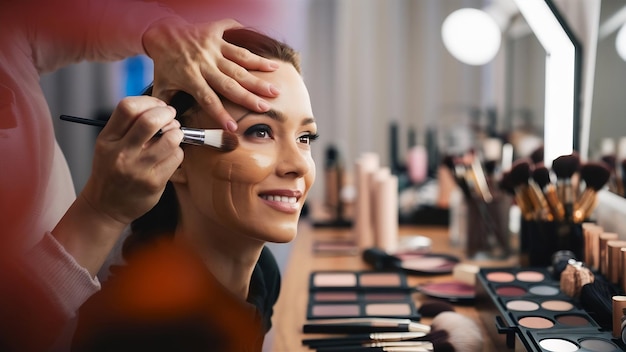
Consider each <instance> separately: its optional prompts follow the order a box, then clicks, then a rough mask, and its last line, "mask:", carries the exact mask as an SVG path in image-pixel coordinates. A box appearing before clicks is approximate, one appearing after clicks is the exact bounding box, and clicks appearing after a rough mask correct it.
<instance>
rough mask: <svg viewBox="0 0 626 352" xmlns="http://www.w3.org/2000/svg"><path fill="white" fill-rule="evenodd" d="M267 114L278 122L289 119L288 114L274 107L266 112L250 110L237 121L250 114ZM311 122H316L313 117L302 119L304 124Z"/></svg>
mask: <svg viewBox="0 0 626 352" xmlns="http://www.w3.org/2000/svg"><path fill="white" fill-rule="evenodd" d="M252 114H255V115H267V116H268V117H269V118H271V119H274V120H276V121H278V122H285V121H287V116H285V115H284V114H283V113H282V112H280V111H277V110H274V109H270V110H268V111H266V112H255V111H248V112H246V113H245V114H243V115H242V116H241V117H240V118H239V119H237V123H239V122H240V121H241V120H243V119H244V118H246V117H248V116H249V115H252ZM311 123H315V119H314V118H313V117H307V118H305V119H304V120H302V125H308V124H311Z"/></svg>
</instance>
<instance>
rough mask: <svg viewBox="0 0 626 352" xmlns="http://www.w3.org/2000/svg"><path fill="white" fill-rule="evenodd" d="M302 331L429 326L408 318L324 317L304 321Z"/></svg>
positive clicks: (401, 329)
mask: <svg viewBox="0 0 626 352" xmlns="http://www.w3.org/2000/svg"><path fill="white" fill-rule="evenodd" d="M302 332H303V333H305V334H307V333H314V334H316V333H321V334H354V333H373V332H424V333H428V332H430V326H428V325H425V324H421V323H417V322H414V321H412V320H410V319H391V318H350V319H325V320H319V321H316V322H312V323H305V324H304V325H303V326H302Z"/></svg>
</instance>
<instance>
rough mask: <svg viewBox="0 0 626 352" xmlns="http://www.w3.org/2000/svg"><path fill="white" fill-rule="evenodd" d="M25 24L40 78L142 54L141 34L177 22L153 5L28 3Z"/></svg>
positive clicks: (108, 0) (103, 0)
mask: <svg viewBox="0 0 626 352" xmlns="http://www.w3.org/2000/svg"><path fill="white" fill-rule="evenodd" d="M27 3H28V4H31V5H35V6H33V7H32V8H28V9H26V11H20V12H21V13H28V14H29V15H28V17H27V18H26V19H25V21H24V22H25V23H26V24H27V26H28V31H29V32H30V34H31V37H30V43H31V45H32V53H33V58H34V62H35V65H36V67H37V69H38V71H39V72H40V73H43V72H50V71H53V70H55V69H57V68H59V67H62V66H65V65H67V64H70V63H76V62H80V61H84V60H86V61H114V60H121V59H123V58H126V57H129V56H134V55H138V54H143V53H145V50H144V48H143V45H142V36H143V33H144V32H145V31H146V30H147V29H148V27H149V26H150V25H151V24H152V23H154V22H155V21H157V20H160V19H163V18H167V17H178V16H177V15H176V14H174V12H173V11H171V10H170V9H169V8H168V7H166V6H164V5H162V4H159V3H157V2H147V1H138V0H64V1H63V2H62V3H61V4H59V3H58V2H55V1H46V0H30V1H28V2H27Z"/></svg>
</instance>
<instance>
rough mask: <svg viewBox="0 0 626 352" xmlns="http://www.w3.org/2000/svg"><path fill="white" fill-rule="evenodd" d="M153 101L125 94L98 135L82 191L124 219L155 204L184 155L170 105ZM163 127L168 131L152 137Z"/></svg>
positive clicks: (93, 202) (104, 210)
mask: <svg viewBox="0 0 626 352" xmlns="http://www.w3.org/2000/svg"><path fill="white" fill-rule="evenodd" d="M146 98H149V99H146ZM155 101H157V99H155V98H152V97H133V98H129V99H125V100H124V101H123V102H122V103H120V105H118V107H117V108H116V111H115V113H114V114H113V117H112V118H115V120H114V121H109V123H107V125H106V127H105V129H103V131H102V132H101V133H100V134H99V135H98V138H97V139H96V146H95V152H94V160H93V166H92V173H91V176H90V178H89V180H88V181H87V185H86V186H85V188H84V189H83V192H82V195H83V197H84V198H85V199H86V200H87V201H88V202H89V204H91V205H92V207H93V208H94V209H95V210H97V211H98V212H100V213H103V214H106V215H107V216H109V217H111V218H113V219H115V220H117V221H119V222H122V223H126V224H128V223H130V222H131V221H132V220H134V219H136V218H137V217H139V216H141V215H143V214H144V213H145V212H147V211H148V210H150V209H151V208H152V207H153V206H154V205H155V204H156V202H157V201H158V200H159V198H160V196H161V194H162V193H163V190H164V189H165V184H166V183H167V180H168V179H169V178H170V176H171V175H172V174H173V173H174V171H175V170H176V168H177V167H178V165H179V164H180V163H181V162H182V159H183V151H182V149H181V148H180V143H181V141H182V138H183V132H182V131H181V130H180V128H179V127H180V123H179V122H178V121H177V120H174V112H173V109H172V108H171V107H168V106H165V105H164V104H160V103H155ZM161 103H162V102H161ZM133 114H134V115H133ZM111 122H113V123H111ZM159 129H163V130H164V133H163V134H162V135H161V137H159V138H153V136H154V134H155V133H156V132H157V131H158V130H159ZM124 132H125V133H124Z"/></svg>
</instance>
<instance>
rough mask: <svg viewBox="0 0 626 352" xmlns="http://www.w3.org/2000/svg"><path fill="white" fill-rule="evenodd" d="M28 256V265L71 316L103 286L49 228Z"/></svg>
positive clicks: (60, 306)
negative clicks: (68, 251) (57, 239)
mask: <svg viewBox="0 0 626 352" xmlns="http://www.w3.org/2000/svg"><path fill="white" fill-rule="evenodd" d="M27 258H28V260H26V263H28V264H27V265H29V266H31V270H32V271H33V272H34V273H35V274H36V275H37V276H38V279H39V280H40V282H41V284H42V287H44V288H45V289H46V290H47V291H48V292H49V293H50V297H52V298H53V299H54V301H56V302H57V303H58V305H59V309H60V310H61V311H62V312H63V313H64V314H66V315H67V317H68V318H72V317H74V316H75V315H76V312H77V311H78V308H80V306H81V305H82V304H83V303H84V302H85V301H86V300H87V298H89V297H90V296H91V295H93V294H94V293H96V292H97V291H98V290H100V282H99V280H98V278H97V277H92V276H91V275H90V274H89V271H87V269H85V268H83V267H82V266H80V265H79V264H78V263H77V262H76V260H74V258H73V257H72V256H71V255H70V254H69V253H67V252H66V251H65V249H64V248H63V246H61V244H59V242H57V241H56V239H55V238H54V237H53V236H52V234H51V233H50V232H47V233H46V234H45V236H44V237H43V239H42V240H41V241H40V242H39V243H38V244H37V245H35V246H34V247H33V248H31V249H30V250H29V251H28V253H27Z"/></svg>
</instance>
